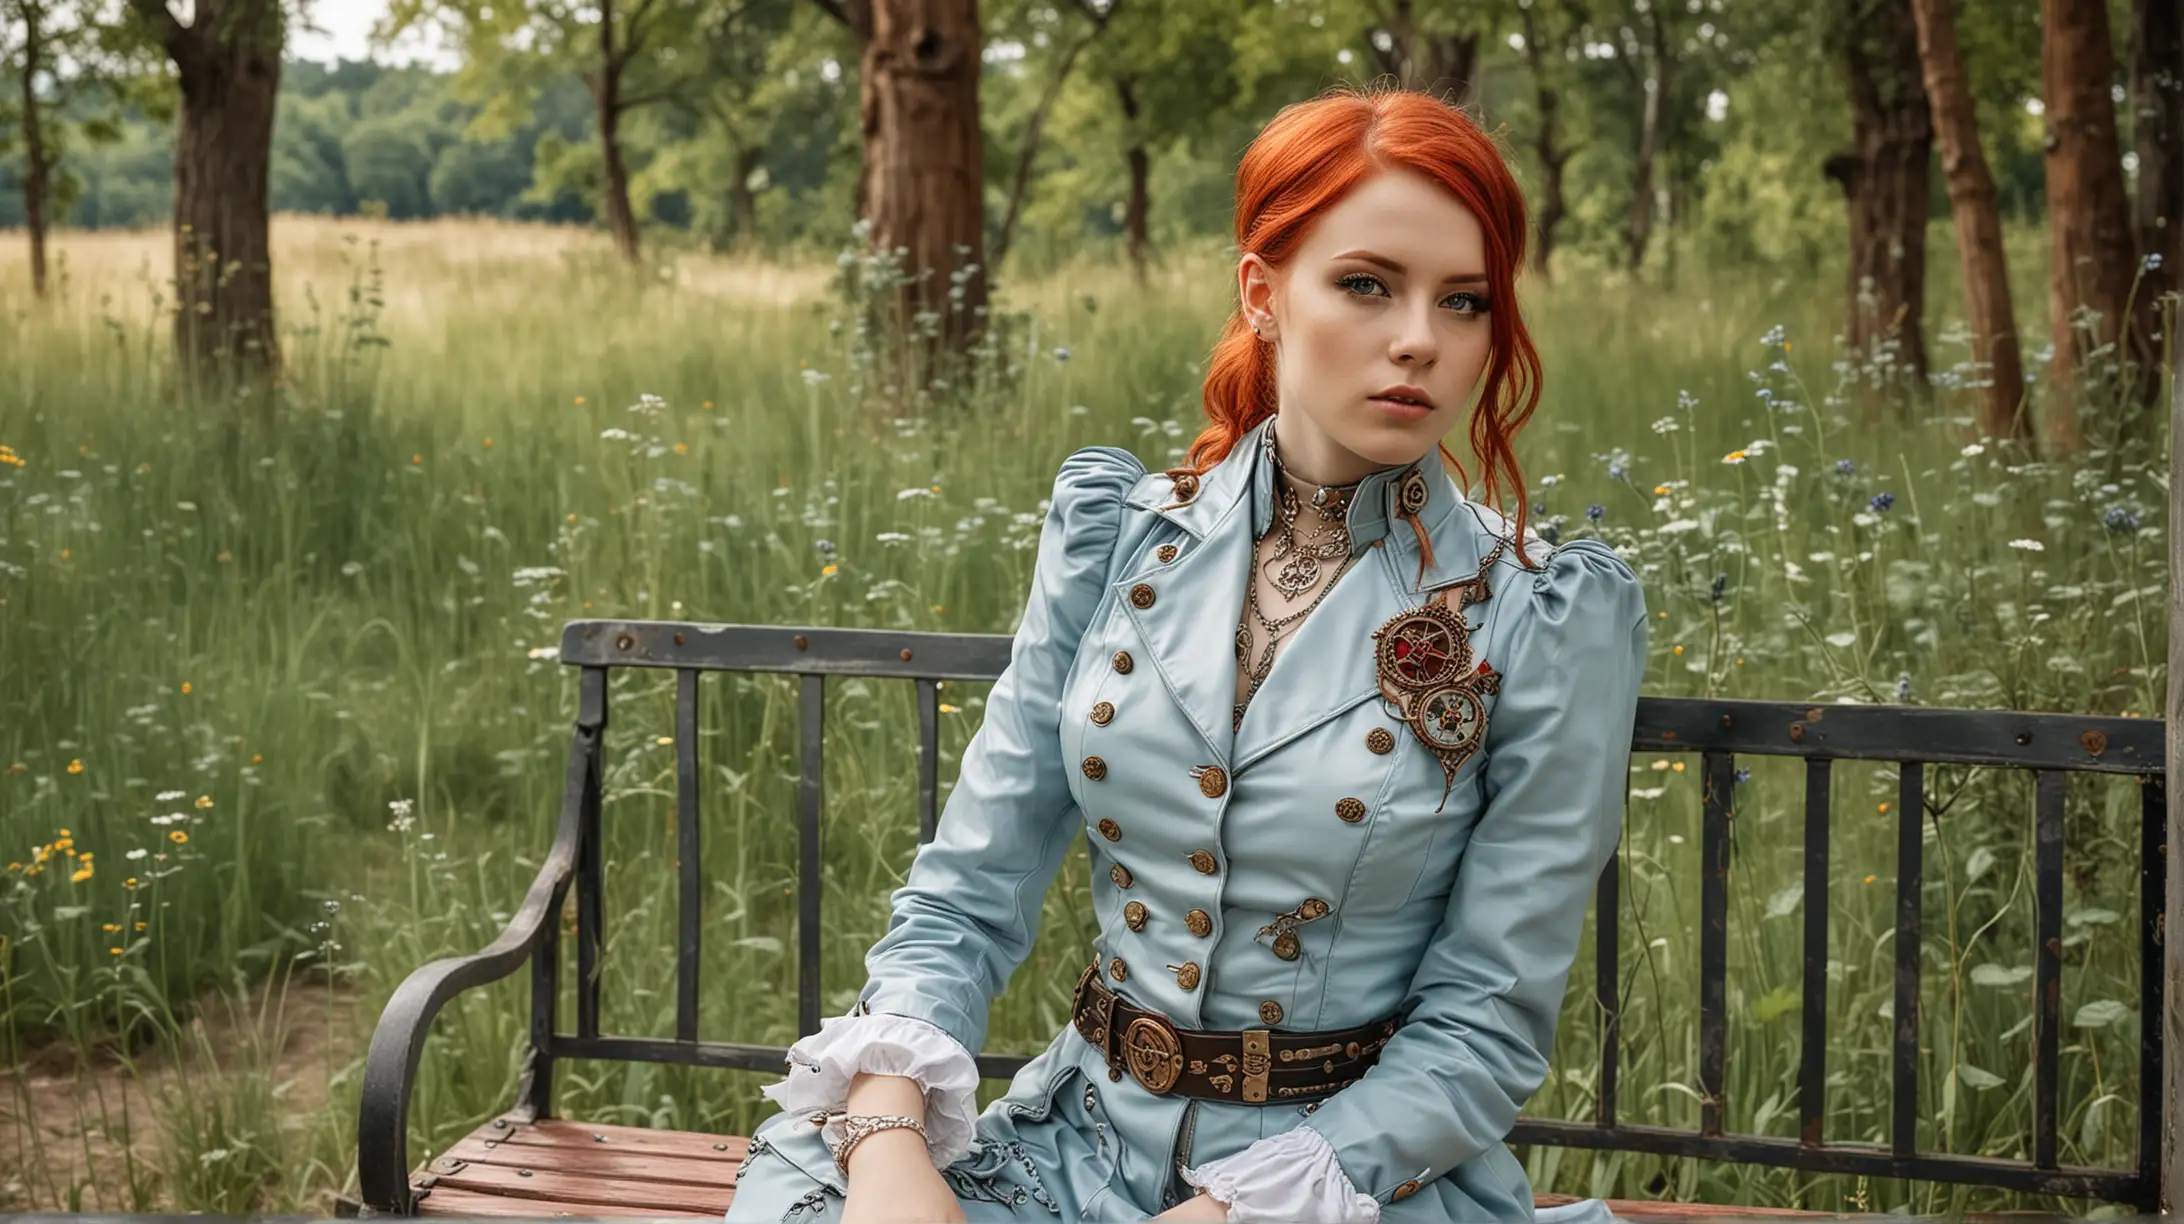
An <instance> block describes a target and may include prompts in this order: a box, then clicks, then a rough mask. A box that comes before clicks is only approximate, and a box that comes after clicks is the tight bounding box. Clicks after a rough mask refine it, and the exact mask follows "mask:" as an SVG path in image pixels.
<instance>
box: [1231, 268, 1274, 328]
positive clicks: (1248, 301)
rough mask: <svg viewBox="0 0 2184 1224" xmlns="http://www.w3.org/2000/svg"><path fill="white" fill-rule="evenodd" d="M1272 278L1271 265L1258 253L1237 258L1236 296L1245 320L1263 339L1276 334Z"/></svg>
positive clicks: (1272, 270)
mask: <svg viewBox="0 0 2184 1224" xmlns="http://www.w3.org/2000/svg"><path fill="white" fill-rule="evenodd" d="M1274 281H1275V277H1274V269H1273V268H1271V267H1269V266H1268V265H1267V262H1266V260H1264V259H1261V258H1260V257H1259V256H1258V255H1256V254H1251V255H1246V256H1244V257H1243V259H1241V260H1239V261H1238V262H1237V265H1236V300H1237V302H1238V303H1239V304H1240V305H1241V308H1242V310H1243V315H1244V323H1245V325H1246V326H1248V327H1250V328H1251V330H1252V331H1253V332H1254V333H1256V334H1257V335H1258V337H1259V338H1260V339H1261V340H1266V341H1272V340H1273V339H1274V338H1275V337H1276V335H1277V334H1278V333H1277V327H1278V325H1277V324H1276V323H1275V312H1274V301H1275V296H1276V295H1275V283H1274Z"/></svg>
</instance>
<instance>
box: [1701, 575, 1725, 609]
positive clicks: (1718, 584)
mask: <svg viewBox="0 0 2184 1224" xmlns="http://www.w3.org/2000/svg"><path fill="white" fill-rule="evenodd" d="M1728 593H1729V575H1727V574H1716V575H1714V585H1713V586H1712V587H1711V588H1709V589H1708V590H1707V593H1706V597H1707V598H1708V599H1710V600H1712V601H1714V602H1715V603H1720V602H1721V597H1722V596H1723V595H1726V594H1728Z"/></svg>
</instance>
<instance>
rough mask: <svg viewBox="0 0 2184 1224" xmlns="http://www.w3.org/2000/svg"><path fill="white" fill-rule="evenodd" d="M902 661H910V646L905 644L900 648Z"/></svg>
mask: <svg viewBox="0 0 2184 1224" xmlns="http://www.w3.org/2000/svg"><path fill="white" fill-rule="evenodd" d="M902 661H903V662H905V663H908V662H909V661H910V648H909V647H907V646H905V647H903V649H902Z"/></svg>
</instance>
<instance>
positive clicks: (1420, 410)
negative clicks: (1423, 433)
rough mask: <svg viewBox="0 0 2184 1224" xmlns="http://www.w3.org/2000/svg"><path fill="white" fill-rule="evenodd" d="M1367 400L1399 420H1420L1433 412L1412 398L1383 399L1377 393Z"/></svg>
mask: <svg viewBox="0 0 2184 1224" xmlns="http://www.w3.org/2000/svg"><path fill="white" fill-rule="evenodd" d="M1365 402H1366V403H1368V404H1371V405H1372V406H1373V407H1375V408H1378V409H1380V410H1381V411H1382V412H1385V413H1387V414H1388V415H1389V416H1391V417H1394V418H1395V419H1396V420H1398V421H1418V420H1423V419H1425V418H1426V417H1428V416H1431V415H1432V414H1433V409H1431V408H1428V407H1426V406H1425V405H1424V404H1419V403H1413V402H1412V401H1410V400H1399V399H1382V398H1381V397H1379V396H1377V395H1376V396H1373V397H1371V398H1370V399H1367V400H1366V401H1365Z"/></svg>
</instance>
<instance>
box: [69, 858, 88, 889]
mask: <svg viewBox="0 0 2184 1224" xmlns="http://www.w3.org/2000/svg"><path fill="white" fill-rule="evenodd" d="M90 878H91V867H90V864H88V863H87V864H85V865H84V867H83V869H82V870H80V871H77V872H76V873H75V874H73V875H71V876H69V877H68V882H69V883H71V884H81V883H83V882H84V881H85V880H88V879H90Z"/></svg>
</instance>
